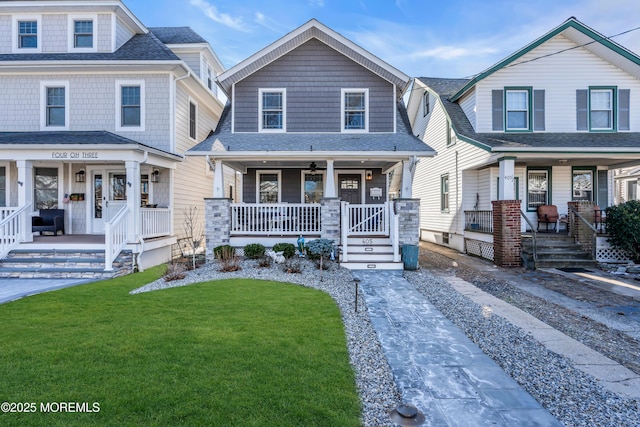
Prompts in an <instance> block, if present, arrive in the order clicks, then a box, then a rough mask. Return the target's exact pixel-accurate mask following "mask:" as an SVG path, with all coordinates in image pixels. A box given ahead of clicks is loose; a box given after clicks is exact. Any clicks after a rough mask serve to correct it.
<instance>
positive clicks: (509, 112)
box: [505, 89, 531, 131]
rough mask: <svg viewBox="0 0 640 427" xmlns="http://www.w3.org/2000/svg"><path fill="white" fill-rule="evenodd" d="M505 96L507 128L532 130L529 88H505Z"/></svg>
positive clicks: (508, 129)
mask: <svg viewBox="0 0 640 427" xmlns="http://www.w3.org/2000/svg"><path fill="white" fill-rule="evenodd" d="M505 97H506V103H505V104H506V108H505V114H506V120H505V122H506V124H507V128H506V130H507V131H510V130H511V131H513V130H520V131H528V130H531V120H530V118H531V110H530V105H531V103H530V93H529V90H528V89H507V90H505Z"/></svg>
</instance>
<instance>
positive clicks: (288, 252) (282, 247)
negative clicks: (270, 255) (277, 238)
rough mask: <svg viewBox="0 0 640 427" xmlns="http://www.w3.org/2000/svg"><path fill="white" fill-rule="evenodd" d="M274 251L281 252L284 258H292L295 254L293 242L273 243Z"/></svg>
mask: <svg viewBox="0 0 640 427" xmlns="http://www.w3.org/2000/svg"><path fill="white" fill-rule="evenodd" d="M273 251H274V252H282V255H284V257H285V258H286V259H289V258H292V257H293V256H294V255H295V254H296V247H295V245H294V244H293V243H276V244H275V245H273Z"/></svg>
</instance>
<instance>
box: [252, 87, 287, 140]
mask: <svg viewBox="0 0 640 427" xmlns="http://www.w3.org/2000/svg"><path fill="white" fill-rule="evenodd" d="M286 95H287V91H286V89H260V90H259V97H260V113H259V131H260V132H284V131H286V123H287V117H286V114H287V113H286V111H287V105H286V104H287V100H286Z"/></svg>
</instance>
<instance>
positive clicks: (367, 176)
mask: <svg viewBox="0 0 640 427" xmlns="http://www.w3.org/2000/svg"><path fill="white" fill-rule="evenodd" d="M364 177H365V179H366V180H367V181H371V180H373V172H371V171H365V173H364Z"/></svg>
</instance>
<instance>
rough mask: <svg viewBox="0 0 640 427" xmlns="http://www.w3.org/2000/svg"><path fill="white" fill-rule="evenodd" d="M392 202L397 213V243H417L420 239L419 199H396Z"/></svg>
mask: <svg viewBox="0 0 640 427" xmlns="http://www.w3.org/2000/svg"><path fill="white" fill-rule="evenodd" d="M392 203H394V204H395V210H396V214H397V215H398V244H399V245H400V247H402V245H417V244H418V243H419V241H420V199H396V200H394V201H393V202H392ZM391 208H392V209H394V206H392V207H391Z"/></svg>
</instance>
